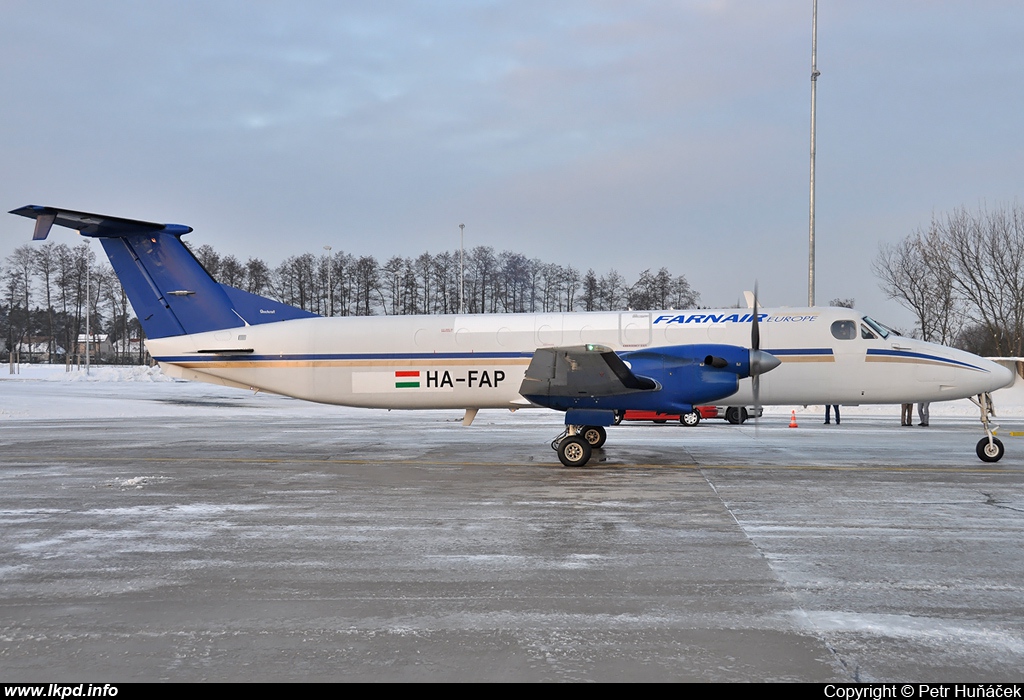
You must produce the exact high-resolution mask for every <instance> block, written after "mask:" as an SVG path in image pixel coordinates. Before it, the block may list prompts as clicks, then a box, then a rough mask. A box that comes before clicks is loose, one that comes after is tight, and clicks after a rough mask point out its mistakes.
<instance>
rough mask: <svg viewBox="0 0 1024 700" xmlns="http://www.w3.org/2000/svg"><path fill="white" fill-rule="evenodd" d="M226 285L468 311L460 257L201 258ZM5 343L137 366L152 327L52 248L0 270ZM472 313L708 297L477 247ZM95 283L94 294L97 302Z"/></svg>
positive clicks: (646, 304) (69, 250)
mask: <svg viewBox="0 0 1024 700" xmlns="http://www.w3.org/2000/svg"><path fill="white" fill-rule="evenodd" d="M193 253H194V254H195V256H196V258H197V259H198V260H199V261H200V263H202V265H203V266H204V267H205V268H206V269H207V271H209V272H210V274H211V275H212V276H213V277H214V279H216V280H217V281H219V282H223V283H225V284H229V285H231V286H233V287H237V288H239V289H244V290H246V291H248V292H251V293H253V294H259V295H261V296H267V297H270V298H273V299H276V300H278V301H281V302H283V303H286V304H290V305H293V306H297V307H300V308H302V309H305V310H307V311H312V312H313V313H317V314H320V315H324V316H328V315H333V316H370V315H375V314H388V315H393V314H445V313H457V312H458V311H459V298H460V290H459V287H460V285H459V282H460V274H459V253H458V251H456V252H454V253H449V252H443V253H438V254H430V253H423V254H421V255H419V256H417V257H401V256H394V257H392V258H390V259H389V260H388V261H387V262H386V263H384V264H383V265H382V264H380V263H379V262H378V261H377V259H376V258H374V257H372V256H359V255H354V254H350V253H346V252H332V253H329V254H323V255H313V254H312V253H305V254H303V255H298V256H293V257H290V258H288V259H286V260H285V261H283V262H282V263H281V264H279V265H277V266H276V267H273V268H272V267H270V266H269V265H268V264H267V263H266V262H264V261H263V260H261V259H259V258H249V259H248V260H247V261H246V262H244V263H242V262H241V261H240V260H238V259H237V258H236V257H234V256H232V255H223V256H222V255H220V254H219V253H217V251H216V250H215V249H214V248H213V247H212V246H209V245H203V246H200V247H199V248H197V249H195V250H194V251H193ZM0 279H2V281H3V298H2V300H0V332H2V334H3V335H2V337H3V338H5V340H6V349H7V352H8V353H9V352H10V351H12V350H19V351H22V352H24V350H25V346H26V345H27V344H29V343H31V342H33V339H37V338H43V339H46V340H45V342H46V343H47V345H48V351H49V353H48V354H50V355H51V357H52V356H53V355H54V354H56V353H57V352H58V349H59V348H63V349H64V350H65V351H66V352H74V348H75V345H76V340H77V338H78V335H79V334H81V333H84V332H85V318H86V314H87V313H88V314H90V316H89V318H90V322H91V324H92V329H93V331H94V332H101V333H104V334H107V335H108V336H109V339H110V341H111V342H112V344H113V346H114V349H115V353H116V355H117V356H118V359H133V354H134V353H137V352H138V344H137V342H136V343H132V342H131V341H132V340H133V339H134V340H136V341H137V340H138V339H139V338H140V337H141V335H142V331H141V327H140V325H139V323H138V321H137V320H136V319H135V317H134V315H133V314H132V312H131V306H130V305H129V304H128V300H127V297H126V295H125V294H124V290H123V289H122V288H121V285H120V283H119V282H118V279H117V277H116V275H114V273H113V270H111V268H110V266H109V265H108V264H107V263H106V261H105V260H104V261H103V262H99V263H98V262H97V260H96V253H95V252H94V251H93V250H91V249H90V246H89V244H88V243H85V242H83V243H80V244H79V245H77V246H74V247H71V246H68V245H66V244H63V243H54V242H49V243H45V244H43V245H38V244H28V245H24V246H21V247H19V248H17V249H16V250H15V251H14V253H12V254H11V255H10V256H8V258H7V259H6V261H5V263H4V264H3V265H2V266H0ZM463 279H464V292H463V293H464V302H463V303H464V309H465V312H466V313H514V312H537V311H598V310H619V309H623V310H624V309H627V308H630V309H662V308H689V307H693V306H695V305H696V303H697V301H698V299H699V295H698V294H697V292H695V291H694V290H693V289H692V288H691V287H690V284H689V282H688V281H687V280H686V278H685V277H684V276H682V275H679V276H673V275H672V274H671V273H670V272H669V271H668V270H667V269H666V268H661V269H660V270H658V271H657V272H651V271H650V270H645V271H644V272H642V273H641V274H640V276H639V277H638V278H637V279H636V280H635V281H634V282H633V283H632V284H629V283H627V281H626V279H625V278H624V277H623V276H622V275H621V274H619V273H618V272H616V271H615V270H614V269H613V270H610V271H609V272H608V273H606V274H604V275H601V276H598V275H597V274H596V273H595V272H594V271H593V270H588V271H587V272H586V273H581V272H580V271H579V270H578V269H576V268H574V267H572V266H571V265H566V266H562V265H557V264H554V263H545V262H543V261H541V260H538V259H530V258H527V257H526V256H524V255H522V254H520V253H514V252H511V251H503V252H501V253H495V252H494V249H493V248H490V247H488V246H478V247H476V248H473V249H471V250H468V251H466V254H465V262H464V274H463ZM87 280H91V285H90V288H91V293H90V294H88V295H87V294H86V286H87Z"/></svg>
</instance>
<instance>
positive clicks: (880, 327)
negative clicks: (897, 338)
mask: <svg viewBox="0 0 1024 700" xmlns="http://www.w3.org/2000/svg"><path fill="white" fill-rule="evenodd" d="M863 320H864V323H866V324H868V325H869V326H870V327H871V330H873V331H874V332H875V333H877V334H878V335H880V336H882V337H883V338H888V337H889V334H890V333H892V334H894V335H899V334H898V333H896V331H894V330H893V329H891V328H889V327H888V326H886V325H884V324H881V323H879V322H878V321H876V320H875V319H873V318H871V317H870V316H865V317H864V319H863Z"/></svg>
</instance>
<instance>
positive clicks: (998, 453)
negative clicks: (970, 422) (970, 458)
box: [977, 438, 1006, 462]
mask: <svg viewBox="0 0 1024 700" xmlns="http://www.w3.org/2000/svg"><path fill="white" fill-rule="evenodd" d="M1005 451H1006V450H1005V449H1003V443H1002V442H1000V441H999V438H992V442H991V443H990V442H989V441H988V438H982V439H981V441H980V442H979V443H978V450H977V452H978V458H979V459H981V461H982V462H998V461H999V460H1001V459H1002V458H1003V453H1004V452H1005Z"/></svg>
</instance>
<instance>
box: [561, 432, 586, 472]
mask: <svg viewBox="0 0 1024 700" xmlns="http://www.w3.org/2000/svg"><path fill="white" fill-rule="evenodd" d="M591 453H592V451H591V448H590V443H589V442H587V441H586V440H584V439H583V438H581V437H580V436H578V435H573V436H572V437H567V438H565V439H564V440H562V441H561V442H560V443H558V459H559V461H561V462H562V464H564V465H565V466H567V467H582V466H584V465H586V463H587V462H589V461H590V455H591Z"/></svg>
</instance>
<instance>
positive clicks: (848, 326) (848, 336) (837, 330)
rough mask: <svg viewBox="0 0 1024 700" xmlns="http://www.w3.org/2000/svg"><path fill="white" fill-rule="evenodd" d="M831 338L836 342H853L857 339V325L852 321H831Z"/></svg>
mask: <svg viewBox="0 0 1024 700" xmlns="http://www.w3.org/2000/svg"><path fill="white" fill-rule="evenodd" d="M832 337H833V338H835V339H836V340H853V339H854V338H856V337H857V324H856V323H854V322H853V321H833V322H832Z"/></svg>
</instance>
